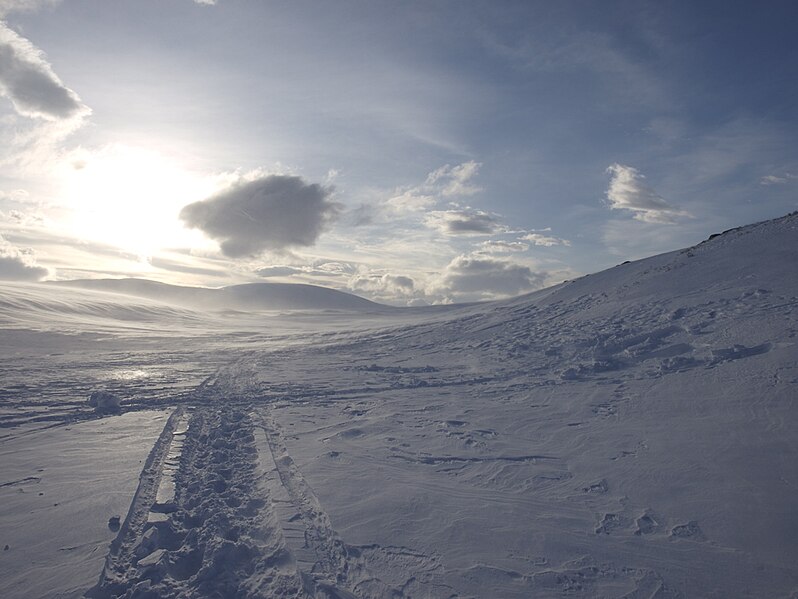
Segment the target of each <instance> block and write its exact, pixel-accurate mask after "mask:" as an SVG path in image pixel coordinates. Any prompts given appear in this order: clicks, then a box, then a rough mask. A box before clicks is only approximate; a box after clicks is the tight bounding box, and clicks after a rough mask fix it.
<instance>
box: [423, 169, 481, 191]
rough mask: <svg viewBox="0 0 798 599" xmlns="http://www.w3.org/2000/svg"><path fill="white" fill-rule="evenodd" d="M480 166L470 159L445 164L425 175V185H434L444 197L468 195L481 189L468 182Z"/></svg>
mask: <svg viewBox="0 0 798 599" xmlns="http://www.w3.org/2000/svg"><path fill="white" fill-rule="evenodd" d="M481 166H482V164H481V163H479V162H474V161H473V160H470V161H468V162H463V163H462V164H458V165H457V166H450V165H448V164H447V165H445V166H442V167H440V168H438V169H436V170H434V171H432V172H431V173H430V174H429V175H427V181H426V183H427V185H429V186H435V187H437V188H438V189H439V192H440V194H441V195H442V196H444V197H451V196H468V195H474V194H475V193H478V192H480V191H482V188H481V187H477V186H476V185H472V184H471V183H470V181H471V179H473V178H474V177H475V176H476V175H477V173H478V172H479V168H480V167H481Z"/></svg>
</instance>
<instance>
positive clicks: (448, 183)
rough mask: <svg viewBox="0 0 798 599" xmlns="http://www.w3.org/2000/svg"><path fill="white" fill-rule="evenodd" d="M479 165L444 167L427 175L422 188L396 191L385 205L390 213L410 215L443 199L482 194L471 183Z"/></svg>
mask: <svg viewBox="0 0 798 599" xmlns="http://www.w3.org/2000/svg"><path fill="white" fill-rule="evenodd" d="M481 166H482V165H481V164H480V163H479V162H474V161H473V160H471V161H469V162H463V163H462V164H458V165H456V166H451V165H448V164H446V165H444V166H442V167H440V168H437V169H435V170H434V171H432V172H431V173H429V174H428V175H427V178H426V179H425V180H424V183H422V184H421V185H415V186H413V187H405V188H400V189H398V190H396V192H395V195H393V196H392V197H390V198H389V199H388V200H386V201H385V202H384V205H385V207H386V208H387V209H388V210H389V211H391V212H396V213H403V212H411V213H412V212H419V211H422V210H427V209H428V208H431V207H433V206H434V205H435V204H437V203H438V202H439V201H440V200H442V199H444V198H452V197H457V196H469V195H474V194H475V193H478V192H480V191H482V188H481V187H477V186H476V185H473V184H472V183H471V180H472V179H473V178H474V177H476V176H477V174H478V173H479V168H480V167H481Z"/></svg>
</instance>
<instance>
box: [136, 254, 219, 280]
mask: <svg viewBox="0 0 798 599" xmlns="http://www.w3.org/2000/svg"><path fill="white" fill-rule="evenodd" d="M148 261H149V263H150V264H151V265H152V266H153V267H155V268H160V269H161V270H168V271H170V272H180V273H184V274H189V275H201V276H207V277H226V276H227V275H228V273H227V272H226V271H223V270H220V269H213V268H203V267H201V266H191V265H190V264H184V263H183V262H177V261H175V260H169V259H167V258H159V257H158V256H151V257H150V258H148Z"/></svg>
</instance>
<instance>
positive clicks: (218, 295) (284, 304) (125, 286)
mask: <svg viewBox="0 0 798 599" xmlns="http://www.w3.org/2000/svg"><path fill="white" fill-rule="evenodd" d="M50 284H52V285H59V286H67V287H78V288H81V289H93V290H97V291H105V292H111V293H119V294H123V295H128V296H134V297H144V298H147V299H151V300H156V301H159V302H165V303H172V304H177V305H180V306H185V307H190V308H194V309H207V310H344V311H352V312H378V311H383V310H386V311H387V310H390V308H389V307H388V306H383V305H381V304H377V303H375V302H372V301H369V300H367V299H364V298H362V297H359V296H356V295H352V294H351V293H345V292H343V291H337V290H335V289H328V288H326V287H319V286H316V285H302V284H291V283H250V284H244V285H232V286H229V287H221V288H218V289H211V288H207V287H186V286H179V285H169V284H166V283H159V282H157V281H150V280H147V279H134V278H130V279H78V280H73V281H54V282H51V283H50Z"/></svg>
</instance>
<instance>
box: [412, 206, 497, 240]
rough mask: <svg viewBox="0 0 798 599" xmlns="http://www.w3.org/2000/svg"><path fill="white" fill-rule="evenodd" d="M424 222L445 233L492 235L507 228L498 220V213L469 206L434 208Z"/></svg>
mask: <svg viewBox="0 0 798 599" xmlns="http://www.w3.org/2000/svg"><path fill="white" fill-rule="evenodd" d="M424 222H425V224H426V225H427V226H428V227H430V228H431V229H437V230H438V231H440V232H441V233H443V234H444V235H491V234H493V233H503V232H505V231H506V230H507V228H506V227H505V226H504V225H502V224H500V223H499V222H498V221H497V219H496V215H494V214H491V213H489V212H485V211H484V210H475V209H473V208H468V207H466V208H456V209H452V210H433V211H432V212H429V213H428V214H427V215H426V217H425V218H424Z"/></svg>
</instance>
